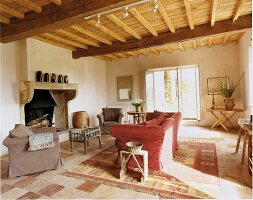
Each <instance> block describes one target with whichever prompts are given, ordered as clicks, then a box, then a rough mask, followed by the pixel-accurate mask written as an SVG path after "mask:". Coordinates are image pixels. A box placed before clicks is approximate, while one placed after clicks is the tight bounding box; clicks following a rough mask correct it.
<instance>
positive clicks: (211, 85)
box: [207, 76, 229, 95]
mask: <svg viewBox="0 0 253 200" xmlns="http://www.w3.org/2000/svg"><path fill="white" fill-rule="evenodd" d="M228 81H229V78H228V77H227V76H226V77H213V78H207V90H208V95H221V86H222V85H227V84H228Z"/></svg>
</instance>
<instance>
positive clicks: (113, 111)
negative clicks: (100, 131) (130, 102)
mask: <svg viewBox="0 0 253 200" xmlns="http://www.w3.org/2000/svg"><path fill="white" fill-rule="evenodd" d="M102 110H103V114H104V120H105V121H118V120H119V116H120V114H121V113H122V112H123V110H122V108H102Z"/></svg>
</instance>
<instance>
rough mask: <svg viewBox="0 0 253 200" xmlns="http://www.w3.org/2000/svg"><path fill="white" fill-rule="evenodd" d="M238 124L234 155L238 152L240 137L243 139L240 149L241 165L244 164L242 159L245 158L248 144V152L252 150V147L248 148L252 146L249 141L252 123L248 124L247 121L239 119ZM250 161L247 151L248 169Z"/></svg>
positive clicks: (248, 121)
mask: <svg viewBox="0 0 253 200" xmlns="http://www.w3.org/2000/svg"><path fill="white" fill-rule="evenodd" d="M238 124H239V126H240V129H239V135H238V140H237V144H236V149H235V153H237V152H238V150H239V146H240V141H241V137H243V149H242V160H241V163H242V164H243V163H244V158H245V151H246V144H247V143H248V149H249V150H250V149H251V148H252V147H250V145H252V143H251V141H250V139H251V138H252V122H250V120H249V119H243V118H240V119H238ZM251 159H252V158H251V154H250V152H249V151H248V162H249V167H250V162H251ZM251 167H252V166H251Z"/></svg>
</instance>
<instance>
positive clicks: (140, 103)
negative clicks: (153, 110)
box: [131, 99, 143, 112]
mask: <svg viewBox="0 0 253 200" xmlns="http://www.w3.org/2000/svg"><path fill="white" fill-rule="evenodd" d="M131 105H132V106H134V107H135V111H136V112H141V111H142V106H143V100H142V99H135V100H134V101H133V102H132V103H131Z"/></svg>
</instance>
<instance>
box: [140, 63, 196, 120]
mask: <svg viewBox="0 0 253 200" xmlns="http://www.w3.org/2000/svg"><path fill="white" fill-rule="evenodd" d="M145 80H146V104H147V111H152V110H154V109H157V110H161V111H169V112H177V111H180V112H182V114H183V118H184V119H189V120H190V119H192V120H194V119H195V120H196V119H200V94H199V69H198V66H195V65H194V66H192V65H191V66H184V67H173V68H164V69H159V70H148V71H146V78H145Z"/></svg>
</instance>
